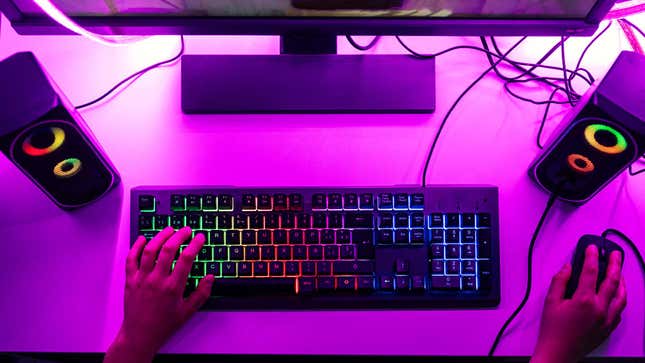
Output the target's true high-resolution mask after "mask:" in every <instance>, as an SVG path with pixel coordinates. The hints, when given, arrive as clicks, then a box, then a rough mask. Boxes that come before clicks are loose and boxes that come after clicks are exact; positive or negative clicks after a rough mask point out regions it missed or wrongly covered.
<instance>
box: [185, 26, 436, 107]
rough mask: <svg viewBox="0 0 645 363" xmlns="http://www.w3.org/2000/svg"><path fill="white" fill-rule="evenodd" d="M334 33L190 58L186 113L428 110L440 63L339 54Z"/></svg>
mask: <svg viewBox="0 0 645 363" xmlns="http://www.w3.org/2000/svg"><path fill="white" fill-rule="evenodd" d="M336 43H337V37H336V35H331V34H325V35H312V34H305V35H303V34H293V35H292V34H289V35H283V36H281V47H280V48H281V54H280V55H184V56H183V57H182V64H181V106H182V109H183V111H184V113H189V114H204V113H314V112H319V113H430V112H433V111H434V108H435V63H434V59H430V60H418V59H414V58H412V57H410V56H408V55H374V54H368V55H338V54H336V51H337V44H336Z"/></svg>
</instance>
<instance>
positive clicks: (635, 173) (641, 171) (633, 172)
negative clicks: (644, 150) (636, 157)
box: [629, 165, 645, 176]
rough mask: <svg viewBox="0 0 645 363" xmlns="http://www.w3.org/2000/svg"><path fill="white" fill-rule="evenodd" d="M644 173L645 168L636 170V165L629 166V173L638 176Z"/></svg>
mask: <svg viewBox="0 0 645 363" xmlns="http://www.w3.org/2000/svg"><path fill="white" fill-rule="evenodd" d="M643 173H645V168H643V169H641V170H638V171H634V167H633V166H632V165H630V166H629V175H631V176H636V175H639V174H643Z"/></svg>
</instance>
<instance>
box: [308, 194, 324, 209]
mask: <svg viewBox="0 0 645 363" xmlns="http://www.w3.org/2000/svg"><path fill="white" fill-rule="evenodd" d="M311 208H312V209H327V196H326V195H325V194H314V195H313V196H312V197H311Z"/></svg>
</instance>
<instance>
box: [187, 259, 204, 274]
mask: <svg viewBox="0 0 645 363" xmlns="http://www.w3.org/2000/svg"><path fill="white" fill-rule="evenodd" d="M205 271H206V265H205V264H204V263H203V262H193V266H192V268H191V269H190V276H191V277H203V276H204V272H205Z"/></svg>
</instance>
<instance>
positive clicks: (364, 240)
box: [352, 229, 374, 245]
mask: <svg viewBox="0 0 645 363" xmlns="http://www.w3.org/2000/svg"><path fill="white" fill-rule="evenodd" d="M352 243H353V244H356V245H367V244H370V245H371V244H374V233H373V232H372V231H371V230H357V229H355V230H353V231H352Z"/></svg>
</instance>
